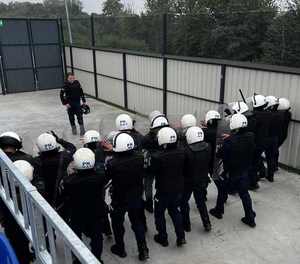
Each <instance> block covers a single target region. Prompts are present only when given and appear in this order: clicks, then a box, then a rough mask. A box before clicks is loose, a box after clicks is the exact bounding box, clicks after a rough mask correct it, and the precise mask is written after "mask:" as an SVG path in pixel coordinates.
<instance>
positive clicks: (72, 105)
mask: <svg viewBox="0 0 300 264" xmlns="http://www.w3.org/2000/svg"><path fill="white" fill-rule="evenodd" d="M60 99H61V102H62V104H63V105H65V106H66V107H67V111H68V115H69V120H70V124H71V127H72V133H73V135H77V128H76V125H75V115H76V116H77V120H78V124H79V126H80V135H81V136H83V135H84V133H85V129H84V124H83V117H82V110H81V101H82V103H83V104H85V103H86V100H85V96H84V93H83V90H82V88H81V85H80V83H79V81H78V80H76V79H75V76H74V74H72V73H68V75H67V81H66V82H65V85H64V87H63V88H62V89H61V91H60Z"/></svg>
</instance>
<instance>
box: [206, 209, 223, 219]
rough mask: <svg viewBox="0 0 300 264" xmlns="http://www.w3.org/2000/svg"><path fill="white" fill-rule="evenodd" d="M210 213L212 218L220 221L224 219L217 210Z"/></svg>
mask: <svg viewBox="0 0 300 264" xmlns="http://www.w3.org/2000/svg"><path fill="white" fill-rule="evenodd" d="M209 213H210V214H211V215H212V216H214V217H216V218H218V219H222V218H223V214H222V213H220V212H219V211H218V210H217V209H216V208H212V209H210V210H209Z"/></svg>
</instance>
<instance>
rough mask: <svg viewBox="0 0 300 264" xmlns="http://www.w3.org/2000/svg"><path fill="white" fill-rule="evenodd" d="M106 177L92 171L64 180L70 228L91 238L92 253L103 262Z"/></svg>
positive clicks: (82, 171)
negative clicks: (103, 193) (104, 189)
mask: <svg viewBox="0 0 300 264" xmlns="http://www.w3.org/2000/svg"><path fill="white" fill-rule="evenodd" d="M105 183H106V182H105V177H104V175H102V176H100V175H99V174H97V173H96V172H95V170H94V169H92V170H79V171H77V172H76V173H74V174H72V175H69V176H68V177H66V178H65V179H64V190H65V196H66V201H67V206H68V208H69V212H70V226H71V228H72V229H73V231H74V232H75V233H76V234H77V235H78V237H80V238H81V236H82V234H85V235H86V236H88V237H90V238H91V249H92V253H93V254H94V255H95V256H96V257H97V258H98V259H99V260H100V261H101V254H102V248H103V238H102V223H101V221H102V219H103V216H104V212H105V208H104V201H103V195H102V192H103V188H104V185H105Z"/></svg>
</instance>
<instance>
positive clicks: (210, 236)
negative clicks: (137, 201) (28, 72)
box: [0, 91, 300, 264]
mask: <svg viewBox="0 0 300 264" xmlns="http://www.w3.org/2000/svg"><path fill="white" fill-rule="evenodd" d="M88 103H89V105H90V106H91V109H92V113H91V114H90V115H88V116H87V117H86V127H87V128H88V129H99V126H101V131H107V130H109V129H113V123H114V121H113V120H112V121H108V120H109V119H112V118H113V117H114V116H116V115H117V113H118V112H120V111H119V110H118V109H116V108H112V107H110V106H107V105H105V104H102V103H100V102H97V101H95V100H92V99H88ZM101 120H102V121H101ZM103 120H104V121H103ZM137 121H138V126H139V127H142V126H144V125H145V120H143V119H141V118H139V117H137ZM52 129H54V130H56V131H58V133H60V134H63V135H64V137H65V138H66V139H69V140H71V141H72V142H74V143H75V144H76V145H77V146H80V144H81V143H80V140H79V137H73V136H71V134H70V129H69V126H68V124H67V115H66V113H65V110H64V107H63V106H61V105H60V102H59V97H58V91H45V92H36V93H23V94H15V95H7V96H0V132H3V131H7V130H15V131H17V132H18V133H19V134H20V135H22V136H23V138H24V142H25V149H26V151H28V152H33V151H35V150H33V149H34V147H33V144H34V141H35V139H36V137H37V136H38V135H39V134H40V133H42V132H45V131H49V130H52ZM251 196H252V198H253V202H254V208H255V210H256V213H257V219H256V220H257V227H256V228H255V229H250V228H248V227H246V226H244V225H243V224H242V223H241V222H240V218H241V217H242V214H243V212H242V205H241V202H240V200H239V198H238V197H233V196H230V198H229V200H228V202H227V205H226V208H225V215H224V218H223V220H217V219H214V218H211V221H212V224H213V230H212V232H211V233H205V232H204V231H203V229H202V225H201V222H200V218H199V216H198V214H197V210H196V208H195V205H194V202H193V201H192V203H191V205H192V206H191V208H192V210H191V218H192V224H193V225H192V228H193V230H192V232H191V233H188V234H187V242H188V244H187V245H186V246H185V247H184V248H182V249H177V248H176V246H175V237H174V235H173V228H172V226H171V225H170V219H169V217H167V220H168V230H169V242H170V246H169V247H168V248H161V247H160V246H158V245H157V244H155V243H153V235H154V234H155V228H154V221H153V216H152V215H148V226H149V232H148V234H147V239H148V244H149V248H150V256H151V259H150V260H149V261H148V263H151V264H163V263H164V264H183V263H185V264H199V263H205V264H265V263H266V264H267V263H270V264H277V263H278V264H282V263H284V264H298V263H300V176H299V175H296V174H292V173H288V172H286V171H283V170H280V172H279V173H277V174H276V176H275V183H273V184H271V183H269V182H266V181H262V182H261V188H260V189H259V190H258V191H257V192H251ZM215 200H216V189H215V187H214V185H213V184H211V185H210V186H209V194H208V208H211V207H213V206H214V203H215ZM126 230H127V232H126V242H127V253H128V257H127V258H126V259H119V258H117V257H115V256H112V255H111V254H110V251H109V248H110V246H111V245H112V244H113V240H107V239H105V242H104V245H105V246H104V253H103V259H104V261H105V263H106V264H116V263H140V262H139V261H138V260H137V250H136V243H135V241H134V238H133V233H132V231H131V229H130V225H129V223H128V222H127V223H126Z"/></svg>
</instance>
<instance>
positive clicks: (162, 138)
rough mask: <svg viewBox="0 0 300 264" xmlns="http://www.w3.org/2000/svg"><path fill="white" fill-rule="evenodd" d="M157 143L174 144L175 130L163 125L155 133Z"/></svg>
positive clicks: (175, 140) (175, 139)
mask: <svg viewBox="0 0 300 264" xmlns="http://www.w3.org/2000/svg"><path fill="white" fill-rule="evenodd" d="M157 141H158V145H159V146H162V145H166V144H174V143H176V142H177V134H176V131H175V130H174V129H173V128H171V127H164V128H162V129H160V130H159V131H158V133H157Z"/></svg>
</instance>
